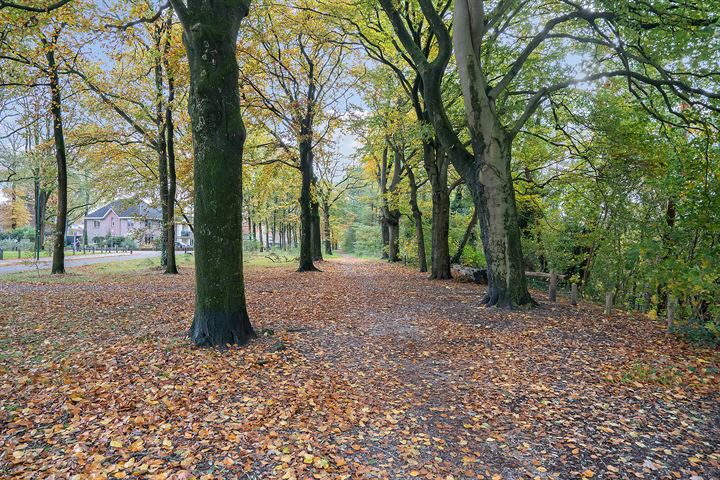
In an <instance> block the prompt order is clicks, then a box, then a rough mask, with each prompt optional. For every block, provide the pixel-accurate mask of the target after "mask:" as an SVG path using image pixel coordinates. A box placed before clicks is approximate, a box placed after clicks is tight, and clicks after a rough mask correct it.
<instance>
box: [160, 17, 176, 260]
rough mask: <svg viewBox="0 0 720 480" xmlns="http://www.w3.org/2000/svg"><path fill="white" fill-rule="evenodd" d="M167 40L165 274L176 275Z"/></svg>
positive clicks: (171, 86)
mask: <svg viewBox="0 0 720 480" xmlns="http://www.w3.org/2000/svg"><path fill="white" fill-rule="evenodd" d="M171 19H172V15H170V16H169V18H168V26H167V28H168V29H169V28H170V25H169V23H170V21H171ZM166 37H167V40H166V43H165V47H166V50H165V52H164V54H163V61H164V63H165V74H166V75H167V82H168V99H167V105H166V106H165V134H166V136H167V142H166V148H167V161H168V163H167V179H168V184H167V185H168V188H167V217H166V218H165V231H166V235H165V236H166V242H167V243H166V247H165V249H166V250H167V263H166V265H165V273H168V274H176V273H178V270H177V262H176V260H175V197H176V192H177V175H176V172H175V123H174V121H173V108H174V107H175V79H174V77H173V73H172V71H171V70H170V63H169V61H168V58H167V56H168V55H169V48H170V37H171V35H170V32H169V31H168V33H167V35H166Z"/></svg>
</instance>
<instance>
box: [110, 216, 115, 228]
mask: <svg viewBox="0 0 720 480" xmlns="http://www.w3.org/2000/svg"><path fill="white" fill-rule="evenodd" d="M111 223H112V226H113V227H114V226H115V219H114V218H113V219H112V220H111Z"/></svg>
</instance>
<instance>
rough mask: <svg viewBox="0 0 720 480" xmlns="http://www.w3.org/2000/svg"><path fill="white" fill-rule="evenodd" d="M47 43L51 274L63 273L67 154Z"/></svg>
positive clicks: (51, 51) (59, 96)
mask: <svg viewBox="0 0 720 480" xmlns="http://www.w3.org/2000/svg"><path fill="white" fill-rule="evenodd" d="M56 40H57V38H54V39H53V41H51V42H50V43H48V45H47V46H46V47H47V52H46V54H45V57H46V58H47V61H48V74H49V77H50V98H51V105H50V113H51V115H52V119H53V137H54V140H55V161H56V163H57V182H58V192H57V195H58V204H57V217H56V221H55V244H54V246H53V259H52V270H51V272H52V273H53V274H61V273H65V229H66V228H67V156H66V151H65V133H64V131H63V121H62V94H61V92H60V78H59V76H58V70H57V63H56V61H55V45H56V44H55V41H56Z"/></svg>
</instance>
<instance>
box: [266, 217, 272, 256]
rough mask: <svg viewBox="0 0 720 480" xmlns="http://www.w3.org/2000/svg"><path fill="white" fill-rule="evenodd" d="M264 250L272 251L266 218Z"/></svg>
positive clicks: (268, 223)
mask: <svg viewBox="0 0 720 480" xmlns="http://www.w3.org/2000/svg"><path fill="white" fill-rule="evenodd" d="M265 248H267V249H268V251H270V250H272V245H270V222H269V221H268V219H267V218H266V219H265Z"/></svg>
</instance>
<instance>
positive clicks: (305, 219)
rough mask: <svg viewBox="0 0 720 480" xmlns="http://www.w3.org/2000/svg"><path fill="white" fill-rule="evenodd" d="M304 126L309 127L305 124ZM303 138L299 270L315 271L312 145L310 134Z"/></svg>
mask: <svg viewBox="0 0 720 480" xmlns="http://www.w3.org/2000/svg"><path fill="white" fill-rule="evenodd" d="M304 128H309V127H308V126H305V127H304ZM306 133H307V132H306ZM301 138H303V139H305V140H302V141H301V142H300V146H299V150H300V173H301V175H302V185H301V187H300V265H299V267H298V272H315V271H318V269H317V267H315V265H314V264H313V250H312V230H313V228H312V224H313V211H312V209H313V207H312V178H313V164H312V162H313V158H312V145H311V144H310V142H309V141H308V140H306V139H307V138H308V135H301Z"/></svg>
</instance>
